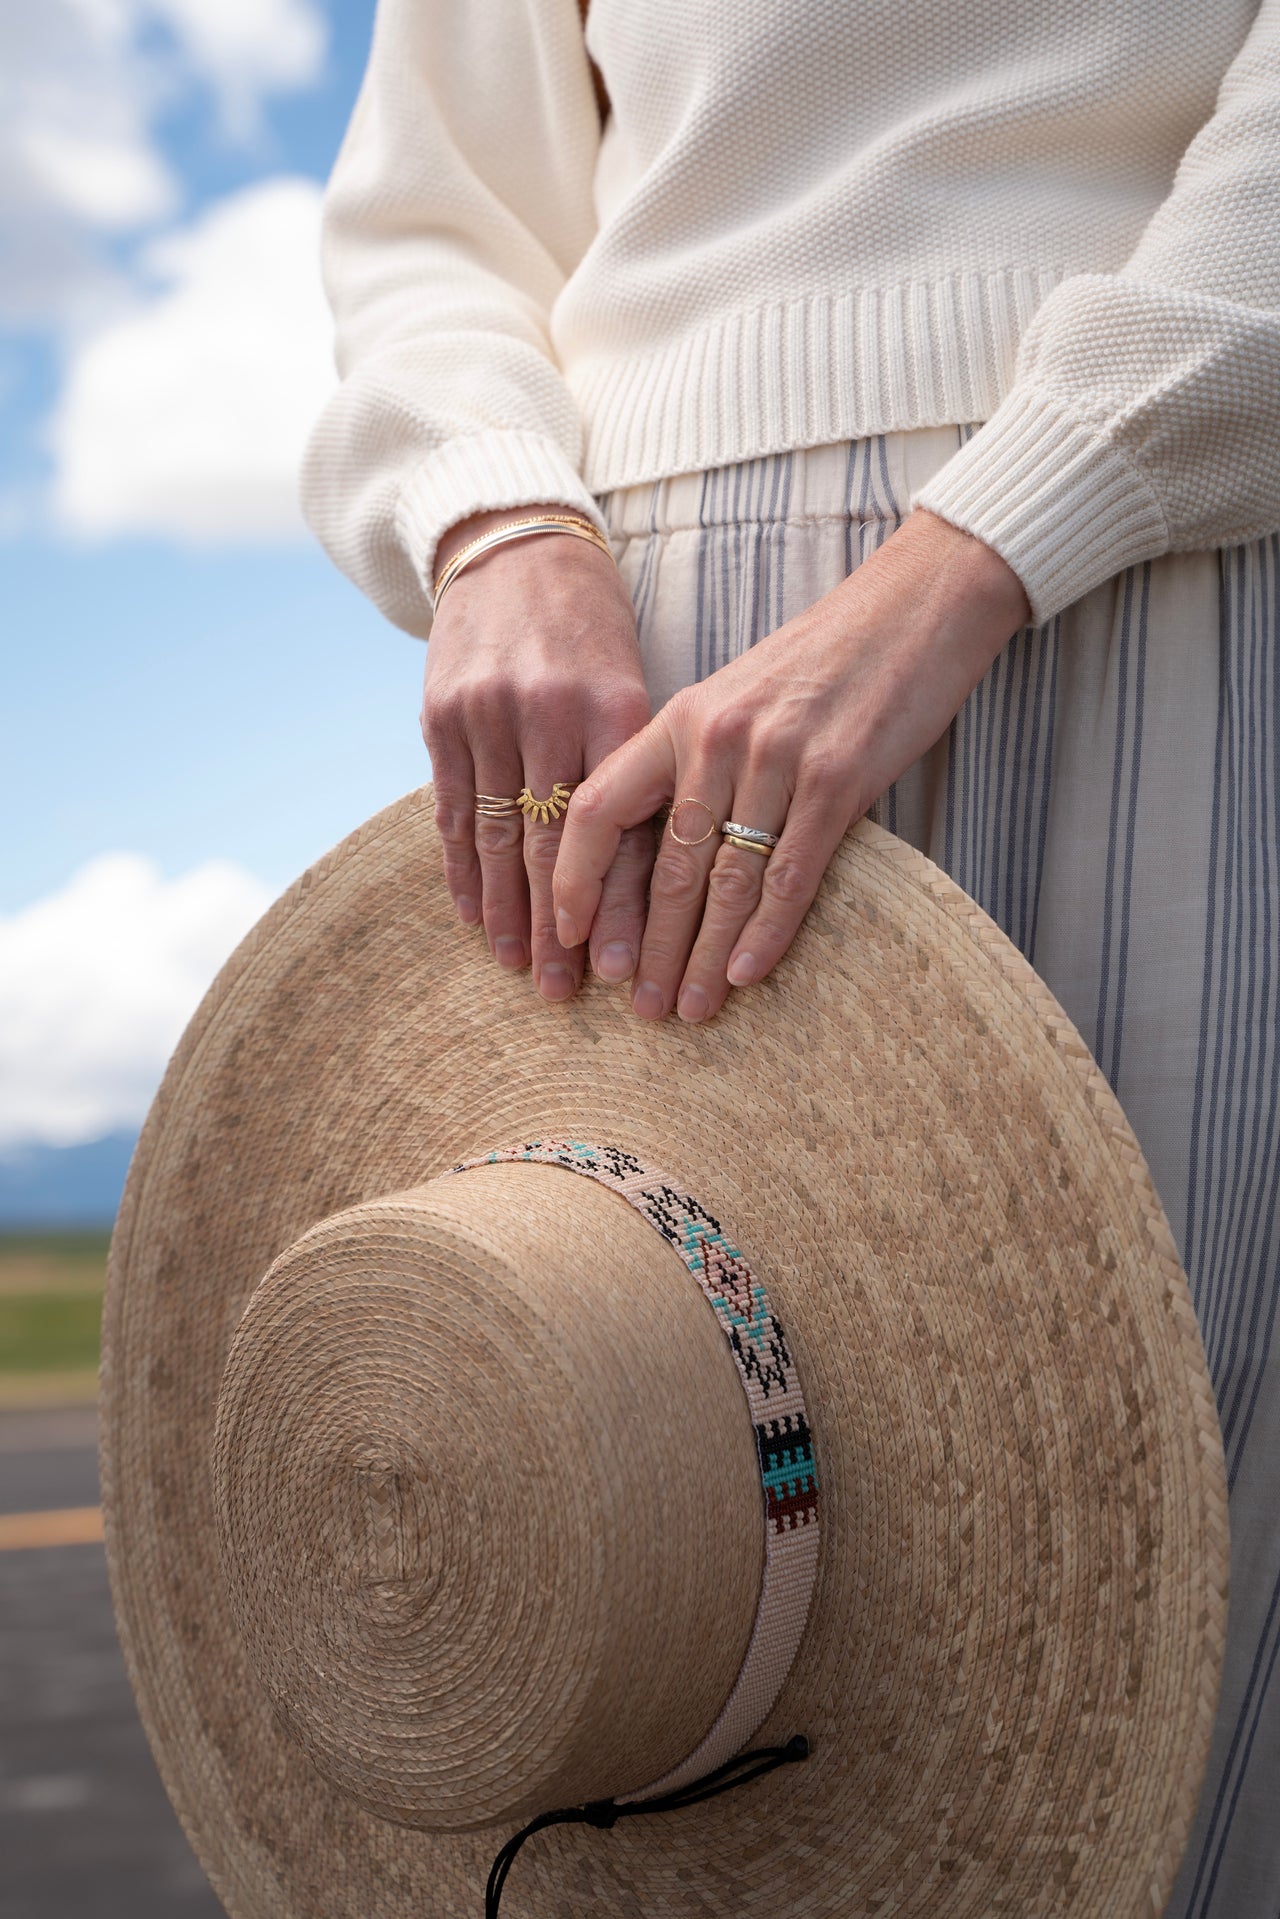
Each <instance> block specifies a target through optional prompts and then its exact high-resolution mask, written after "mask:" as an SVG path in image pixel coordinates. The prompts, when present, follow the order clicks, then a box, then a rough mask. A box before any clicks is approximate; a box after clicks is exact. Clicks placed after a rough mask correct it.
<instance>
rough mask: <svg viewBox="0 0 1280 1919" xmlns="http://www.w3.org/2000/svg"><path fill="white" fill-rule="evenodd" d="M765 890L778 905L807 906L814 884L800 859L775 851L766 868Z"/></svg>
mask: <svg viewBox="0 0 1280 1919" xmlns="http://www.w3.org/2000/svg"><path fill="white" fill-rule="evenodd" d="M764 892H765V894H766V895H767V897H768V898H769V899H770V900H771V901H772V902H774V903H775V904H777V905H778V906H786V907H795V906H807V905H808V903H809V897H810V895H811V893H812V892H813V886H812V883H811V880H810V876H809V874H808V873H807V872H806V871H805V868H804V867H803V866H801V864H800V862H799V861H798V860H795V859H789V858H788V857H787V856H786V855H785V854H784V855H783V856H782V857H781V858H779V857H778V855H777V854H776V853H775V854H774V855H773V857H772V858H771V859H770V861H769V863H768V866H767V867H766V868H765V875H764Z"/></svg>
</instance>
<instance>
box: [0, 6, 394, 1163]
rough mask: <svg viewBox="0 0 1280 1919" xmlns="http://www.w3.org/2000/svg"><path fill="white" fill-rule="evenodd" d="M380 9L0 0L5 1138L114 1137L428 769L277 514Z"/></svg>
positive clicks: (316, 369)
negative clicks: (335, 867) (245, 952)
mask: <svg viewBox="0 0 1280 1919" xmlns="http://www.w3.org/2000/svg"><path fill="white" fill-rule="evenodd" d="M372 18H373V0H40V4H39V5H38V6H34V5H33V6H25V5H24V6H17V7H6V8H2V9H0V257H3V259H4V261H5V270H4V274H3V276H0V622H2V625H0V631H2V632H3V643H2V645H0V729H2V732H0V743H2V750H0V802H2V803H3V807H4V816H5V818H6V819H7V820H8V821H9V822H10V830H9V832H8V833H6V835H5V837H4V853H3V858H2V859H0V1153H4V1152H6V1151H11V1150H13V1149H16V1148H20V1147H24V1146H28V1145H32V1144H44V1145H50V1146H59V1145H72V1144H76V1143H79V1142H81V1141H84V1140H87V1139H93V1138H97V1137H100V1136H101V1135H103V1134H105V1133H107V1132H111V1131H115V1130H118V1129H120V1128H122V1127H128V1126H132V1125H135V1124H136V1123H137V1122H138V1121H139V1120H140V1119H141V1118H142V1117H143V1115H144V1113H145V1110H146V1107H147V1104H148V1103H149V1101H150V1098H151V1095H152V1093H153V1091H154V1088H155V1085H156V1083H157V1082H158V1079H159V1076H160V1073H161V1071H162V1070H163V1066H164V1062H165V1060H166V1059H167V1057H168V1054H169V1052H170V1051H171V1050H172V1047H173V1045H174V1044H175V1043H176V1041H177V1038H178V1036H179V1034H180V1033H181V1030H182V1027H183V1026H184V1025H185V1023H186V1020H187V1019H188V1018H189V1017H190V1015H191V1013H192V1012H193V1011H194V1009H195V1006H196V1005H197V1003H198V1001H199V998H200V995H201V993H202V992H203V991H204V989H205V987H206V986H207V984H208V982H209V980H210V979H211V978H212V976H213V973H214V972H215V971H216V969H217V967H218V966H219V965H220V964H221V962H222V960H223V959H224V958H225V957H226V955H227V953H228V952H230V951H231V949H232V947H233V946H234V945H235V944H236V943H237V941H238V940H239V939H240V938H241V937H242V936H243V934H244V933H245V932H246V931H247V930H248V928H249V927H250V926H251V925H252V924H253V922H254V920H255V919H257V917H258V916H259V915H260V914H261V912H262V911H263V910H264V909H265V907H266V906H267V905H268V904H269V903H270V901H271V900H272V899H273V898H274V897H275V896H276V894H277V893H279V892H280V891H281V890H282V889H283V888H284V887H285V886H286V885H287V884H288V883H289V882H290V881H291V880H292V879H293V878H294V877H295V876H296V875H297V874H298V873H299V872H301V871H302V870H303V869H304V868H305V867H306V866H308V865H309V864H310V863H311V862H312V861H313V860H315V859H317V858H318V857H319V856H320V855H321V854H322V853H323V852H325V851H326V850H327V849H328V848H329V847H330V846H332V845H333V844H334V843H335V842H336V841H337V840H339V839H341V838H342V837H343V836H344V835H345V834H346V833H348V832H350V831H351V830H352V829H353V828H355V827H356V826H358V825H359V824H360V823H361V822H362V821H363V820H364V819H366V818H367V817H368V816H369V815H370V814H371V813H373V812H376V811H377V810H378V808H379V807H381V806H384V805H386V804H388V803H389V802H390V801H392V800H393V799H395V798H397V797H398V796H399V795H400V794H401V793H404V792H407V791H409V790H410V789H411V788H412V787H415V786H417V785H419V784H421V782H422V781H423V780H425V779H426V778H428V777H429V767H428V765H427V761H426V755H425V751H424V749H423V746H422V741H421V737H420V735H419V731H418V711H419V706H420V701H421V682H422V670H423V665H424V652H423V648H422V645H421V643H420V642H419V641H416V640H412V639H410V638H408V637H407V636H406V635H404V634H402V633H400V632H398V631H397V630H396V629H395V628H393V627H392V626H390V625H389V624H388V623H387V622H386V621H385V620H384V619H383V618H382V617H381V615H379V614H378V613H377V612H376V611H375V610H374V609H373V608H372V607H371V606H370V605H368V604H367V602H365V601H364V600H363V598H362V597H361V595H360V594H359V593H358V592H357V591H356V589H355V588H354V587H352V586H351V585H350V584H349V583H348V582H347V581H346V580H344V579H343V578H342V577H341V575H340V574H339V573H338V572H337V571H336V569H335V568H334V567H333V565H332V563H331V562H330V561H329V560H328V558H327V557H326V556H325V554H324V553H323V552H322V551H321V549H320V548H319V546H318V545H317V544H316V542H315V541H314V539H313V538H312V536H311V535H310V534H309V533H308V532H307V530H306V528H305V527H304V525H303V523H302V520H301V517H300V514H299V512H298V507H297V499H296V473H297V467H298V462H299V459H300V456H301V452H302V448H303V445H304V443H305V440H306V436H307V433H308V431H309V429H310V427H311V425H312V424H313V422H314V420H315V417H316V415H317V414H318V413H319V411H320V409H321V407H322V406H323V404H324V401H325V398H326V396H327V394H328V393H329V392H330V391H331V390H332V386H333V383H334V375H333V371H332V356H331V326H330V319H329V313H328V309H327V307H326V305H325V302H324V297H323V292H322V289H321V285H320V276H319V264H318V233H319V207H320V193H321V188H322V186H323V182H324V180H325V178H326V176H327V174H328V171H329V169H330V167H331V165H332V162H333V159H334V156H335V154H336V152H337V148H338V144H339V142H340V140H341V138H342V134H343V131H344V128H345V126H346V122H347V119H348V116H349V114H350V111H351V107H352V104H353V102H354V99H355V95H356V92H357V89H358V87H359V83H360V78H361V74H362V72H363V67H364V61H365V56H366V52H367V47H368V40H369V34H370V31H371V27H372Z"/></svg>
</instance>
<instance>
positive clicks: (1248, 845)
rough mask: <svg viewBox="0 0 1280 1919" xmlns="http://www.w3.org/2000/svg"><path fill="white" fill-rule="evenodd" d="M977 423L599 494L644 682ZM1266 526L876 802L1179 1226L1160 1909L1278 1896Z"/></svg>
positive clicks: (1244, 1904)
mask: <svg viewBox="0 0 1280 1919" xmlns="http://www.w3.org/2000/svg"><path fill="white" fill-rule="evenodd" d="M972 431H973V429H972V428H969V427H961V428H958V429H957V428H954V427H948V428H938V429H932V428H931V429H926V430H924V431H921V432H914V433H899V434H885V435H880V436H877V437H875V438H872V439H867V440H859V441H853V442H848V443H844V444H840V445H835V446H822V447H813V448H806V449H801V450H797V451H795V452H790V453H781V454H776V455H767V456H764V457H762V458H759V459H755V460H747V461H742V462H740V463H738V464H737V465H734V466H729V467H722V468H717V469H715V470H712V471H708V472H705V473H686V474H679V475H676V476H674V477H672V478H668V479H663V480H659V481H655V482H654V483H652V484H651V485H645V486H637V487H631V488H628V489H626V490H625V491H621V492H618V493H614V494H610V495H606V496H604V497H603V498H602V499H601V502H600V504H601V506H602V508H603V510H604V512H605V516H606V519H607V523H608V525H609V528H610V532H611V535H612V537H613V543H614V550H615V553H616V554H617V555H618V560H619V565H620V566H621V568H622V571H623V576H624V578H625V579H626V581H627V583H628V586H629V588H630V590H631V593H632V598H633V602H634V604H635V608H636V616H637V626H638V629H639V633H640V644H641V651H642V654H643V657H644V661H645V670H646V676H647V679H648V682H649V687H650V693H651V695H652V697H653V699H654V702H655V705H657V704H661V703H662V701H664V700H666V699H667V698H669V697H670V696H671V694H672V693H674V692H676V691H677V690H678V689H679V687H681V686H684V685H686V684H688V683H690V682H692V681H696V680H699V679H702V678H705V677H706V676H707V675H708V674H709V673H712V672H714V671H715V670H716V669H717V668H718V667H720V666H723V665H724V664H725V663H726V661H728V660H730V659H732V658H734V657H735V656H736V655H738V654H740V653H742V652H744V651H745V650H746V649H747V648H748V647H750V646H752V645H754V643H755V642H756V640H758V639H761V638H763V637H764V636H765V635H766V634H768V633H771V632H773V631H775V630H776V629H777V628H778V627H779V626H781V625H783V624H785V622H786V621H787V620H789V619H791V618H794V617H795V616H796V615H797V614H799V613H801V612H802V611H804V610H805V609H806V608H807V607H808V606H810V605H811V604H812V603H813V602H814V601H815V600H817V599H819V598H820V597H821V596H822V595H823V594H824V593H826V592H828V591H830V589H831V588H832V587H834V586H835V585H836V584H837V583H838V581H839V580H841V579H843V578H844V577H845V576H846V575H847V574H848V573H850V572H852V571H853V570H854V568H855V567H857V566H858V565H859V564H860V563H861V562H862V561H863V560H864V559H866V558H867V556H868V555H869V554H870V553H872V552H873V551H874V550H875V549H876V548H877V547H878V546H879V545H880V544H881V543H882V542H883V541H884V540H885V539H887V538H888V536H889V535H890V533H892V532H893V530H894V528H895V527H896V526H897V525H899V524H900V522H901V519H902V517H903V515H904V513H905V511H906V502H907V500H908V499H909V498H910V496H911V494H912V492H913V491H914V490H915V489H916V488H917V487H919V486H920V485H922V484H923V483H924V481H925V480H926V479H927V478H928V477H929V475H930V473H931V472H933V471H935V470H936V468H937V467H938V466H939V465H941V464H942V462H943V461H944V460H946V459H947V458H948V457H949V456H950V454H951V453H952V452H954V451H955V449H956V446H957V444H959V443H961V442H963V441H964V440H965V439H966V438H968V436H969V434H970V433H971V432H972ZM1278 593H1280V540H1278V539H1277V538H1276V537H1275V536H1272V537H1270V538H1267V539H1264V540H1260V541H1257V542H1254V543H1253V544H1251V545H1247V546H1240V547H1233V548H1229V549H1225V550H1224V551H1222V552H1221V553H1195V554H1178V555H1168V556H1166V557H1164V558H1162V559H1158V560H1154V561H1150V562H1148V563H1146V564H1145V565H1142V566H1136V567H1133V568H1131V569H1130V570H1129V571H1128V572H1126V573H1124V574H1121V575H1120V576H1118V577H1117V578H1116V579H1114V580H1111V581H1108V582H1107V583H1106V584H1105V585H1104V586H1101V587H1099V588H1098V589H1097V590H1096V591H1095V592H1093V593H1091V594H1089V595H1088V596H1087V597H1086V598H1085V599H1084V600H1082V601H1080V602H1079V603H1078V604H1077V605H1075V606H1072V607H1069V608H1068V609H1067V610H1066V611H1065V612H1064V613H1062V614H1061V615H1059V616H1058V617H1057V618H1056V619H1054V620H1052V621H1050V622H1049V623H1048V625H1046V626H1044V627H1041V628H1039V629H1035V630H1027V631H1024V632H1022V633H1019V634H1016V635H1015V636H1014V637H1013V638H1012V639H1011V640H1010V642H1009V644H1008V646H1007V647H1006V648H1005V649H1004V651H1003V652H1002V653H1001V655H1000V657H999V658H998V659H997V660H996V662H995V663H994V665H993V666H992V668H991V670H990V671H989V672H988V674H987V675H986V677H985V678H984V679H983V680H982V682H981V684H980V685H979V686H978V687H976V688H975V690H974V692H973V693H972V694H971V696H970V697H969V699H968V700H967V701H966V702H965V705H964V706H963V707H962V709H961V710H960V712H959V713H958V714H957V715H956V718H955V720H954V721H953V723H952V725H951V727H950V729H949V730H948V733H947V734H946V736H945V737H944V738H943V739H942V740H940V741H939V742H938V744H937V745H936V746H935V747H934V748H933V749H932V751H931V752H930V753H928V754H926V755H925V756H924V758H923V759H922V760H920V761H919V762H917V764H916V765H915V766H913V767H912V768H910V769H909V770H908V772H907V773H906V774H904V775H903V777H902V778H901V779H900V780H898V781H897V782H896V783H895V785H894V786H893V787H892V788H891V789H890V790H889V792H888V793H886V794H885V795H884V796H883V798H882V799H881V801H880V802H879V803H878V807H877V811H878V814H879V817H880V819H881V820H882V821H883V823H884V824H885V825H886V826H888V827H889V828H890V829H891V830H893V831H894V832H897V833H900V834H901V835H902V836H903V837H904V838H906V839H908V840H910V841H912V842H913V843H914V844H915V845H917V846H920V847H922V848H923V850H924V851H925V852H927V853H928V854H929V855H930V857H931V858H933V859H935V860H936V861H937V862H938V863H939V865H941V866H943V867H945V868H946V870H947V871H948V872H949V873H951V874H952V875H953V876H954V878H955V879H956V880H957V881H958V882H959V883H960V885H961V886H963V887H964V888H965V890H966V892H968V893H970V894H971V895H972V896H973V897H974V898H975V899H977V900H978V901H979V902H980V903H981V905H982V906H983V907H985V909H986V910H987V912H989V913H990V914H991V915H992V917H993V918H994V919H995V920H996V921H997V922H998V923H999V924H1000V925H1001V926H1002V927H1003V928H1004V930H1005V931H1006V932H1007V933H1008V934H1009V936H1010V938H1011V939H1013V940H1014V941H1015V943H1016V944H1017V945H1018V946H1019V947H1020V948H1021V950H1022V951H1023V952H1024V953H1025V954H1026V955H1027V957H1028V958H1029V959H1030V960H1031V961H1032V963H1033V964H1034V965H1035V967H1036V968H1037V970H1038V971H1039V972H1040V974H1041V975H1042V977H1043V978H1044V979H1045V980H1046V981H1047V982H1048V984H1049V985H1050V986H1051V988H1052V989H1053V991H1054V992H1055V993H1056V994H1057V996H1058V998H1059V999H1060V1000H1061V1002H1062V1004H1063V1005H1064V1006H1065V1008H1066V1010H1067V1011H1068V1013H1069V1014H1070V1015H1071V1017H1072V1019H1073V1020H1074V1021H1075V1023H1076V1025H1077V1026H1078V1027H1079V1029H1080V1031H1081V1033H1082V1034H1083V1035H1084V1037H1085V1039H1086V1040H1087V1041H1088V1042H1089V1044H1090V1046H1091V1047H1092V1049H1093V1051H1094V1054H1095V1057H1096V1058H1097V1060H1098V1062H1099V1064H1100V1066H1101V1067H1102V1069H1103V1071H1104V1073H1105V1074H1106V1075H1107V1078H1108V1079H1109V1081H1110V1082H1111V1084H1112V1086H1114V1088H1115V1089H1116V1092H1117V1094H1118V1095H1119V1097H1120V1100H1121V1102H1122V1103H1123V1105H1124V1107H1125V1111H1126V1112H1127V1114H1128V1116H1129V1119H1130V1121H1131V1123H1132V1124H1133V1127H1134V1130H1135V1132H1136V1133H1137V1135H1138V1138H1139V1141H1140V1142H1141V1144H1142V1147H1143V1151H1144V1152H1145V1154H1146V1157H1147V1160H1148V1163H1149V1165H1150V1167H1151V1171H1152V1175H1153V1177H1154V1179H1155V1182H1156V1186H1157V1189H1158V1191H1159V1193H1160V1196H1161V1199H1162V1200H1163V1203H1164V1206H1165V1210H1166V1212H1167V1214H1168V1216H1169V1220H1170V1224H1171V1226H1172V1228H1173V1231H1174V1235H1175V1237H1176V1238H1177V1240H1178V1243H1179V1246H1180V1248H1181V1250H1182V1255H1183V1261H1184V1264H1185V1265H1186V1268H1187V1271H1188V1275H1189V1277H1190V1281H1191V1288H1192V1295H1193V1298H1194V1300H1195V1303H1196V1309H1197V1313H1198V1315H1199V1320H1200V1326H1201V1331H1202V1334H1203V1337H1204V1342H1205V1349H1206V1353H1207V1356H1208V1360H1209V1366H1210V1371H1211V1374H1212V1377H1213V1381H1214V1386H1215V1390H1216V1393H1217V1397H1218V1407H1219V1415H1220V1418H1221V1421H1222V1431H1223V1439H1224V1444H1225V1449H1226V1457H1227V1469H1228V1475H1229V1483H1230V1488H1231V1523H1232V1589H1231V1616H1230V1625H1229V1636H1228V1645H1227V1657H1226V1667H1225V1672H1224V1678H1223V1688H1222V1697H1221V1704H1220V1708H1219V1714H1218V1722H1217V1728H1216V1733H1215V1740H1214V1747H1213V1752H1212V1755H1211V1758H1210V1763H1209V1768H1208V1772H1207V1775H1206V1780H1205V1785H1204V1788H1203V1791H1202V1793H1201V1799H1200V1806H1199V1811H1198V1815H1197V1820H1196V1824H1195V1828H1194V1830H1193V1834H1192V1838H1191V1842H1190V1844H1189V1846H1188V1849H1187V1853H1186V1856H1185V1859H1184V1862H1183V1869H1182V1872H1181V1875H1180V1877H1179V1881H1178V1884H1177V1886H1176V1888H1175V1891H1174V1894H1173V1896H1172V1898H1171V1900H1170V1902H1169V1904H1168V1906H1167V1908H1166V1912H1167V1915H1168V1919H1277V1915H1278V1914H1280V1818H1278V1817H1277V1815H1276V1808H1277V1793H1278V1791H1280V1675H1278V1674H1277V1664H1278V1663H1280V1327H1278V1326H1277V1317H1278V1315H1280V657H1278V648H1277V637H1278V636H1277V627H1278V625H1280V619H1278V615H1277V594H1278Z"/></svg>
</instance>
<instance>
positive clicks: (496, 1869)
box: [484, 1733, 809, 1919]
mask: <svg viewBox="0 0 1280 1919" xmlns="http://www.w3.org/2000/svg"><path fill="white" fill-rule="evenodd" d="M808 1757H809V1741H808V1740H807V1739H806V1738H805V1736H804V1734H803V1733H797V1734H796V1736H795V1738H794V1739H788V1741H787V1743H786V1745H785V1746H757V1747H756V1749H755V1751H754V1752H740V1753H739V1754H738V1755H737V1757H736V1758H735V1759H727V1760H726V1761H725V1763H724V1765H723V1766H717V1767H716V1769H715V1771H714V1772H709V1773H707V1774H706V1776H705V1777H704V1778H702V1779H694V1780H692V1781H691V1782H690V1783H689V1785H687V1786H678V1787H677V1788H676V1790H675V1791H674V1792H665V1793H662V1794H661V1795H660V1796H659V1797H658V1798H657V1799H642V1800H640V1801H638V1802H637V1804H635V1805H631V1806H620V1805H619V1804H618V1802H617V1800H616V1799H593V1800H592V1801H591V1802H590V1804H588V1805H585V1806H566V1807H565V1808H564V1810H563V1811H562V1812H542V1813H539V1814H538V1817H537V1818H536V1819H531V1820H530V1821H529V1823H528V1825H527V1826H522V1827H521V1829H520V1831H519V1832H517V1833H515V1834H513V1835H512V1837H511V1838H510V1839H508V1841H507V1843H506V1845H505V1846H503V1848H502V1850H501V1852H500V1853H499V1854H498V1856H497V1858H496V1859H495V1860H494V1862H493V1865H492V1867H491V1868H490V1871H489V1883H488V1885H487V1886H486V1887H485V1895H484V1919H498V1901H499V1900H500V1899H501V1897H502V1888H503V1887H504V1886H505V1885H506V1883H507V1874H508V1873H509V1872H510V1870H511V1862H512V1860H513V1859H514V1858H515V1856H516V1854H517V1853H518V1852H519V1850H520V1848H521V1846H522V1845H523V1844H524V1842H525V1840H526V1839H527V1838H528V1837H529V1835H530V1833H534V1832H540V1831H541V1830H542V1828H543V1827H544V1826H569V1825H575V1824H580V1825H587V1826H599V1827H601V1828H602V1829H604V1830H607V1829H608V1828H609V1827H610V1826H616V1825H617V1823H618V1821H619V1819H631V1818H634V1817H635V1816H636V1814H638V1813H642V1812H675V1811H677V1810H678V1809H679V1808H680V1807H681V1806H696V1805H697V1804H698V1803H699V1802H700V1801H701V1800H703V1799H714V1798H715V1796H716V1794H717V1793H719V1792H730V1791H731V1790H732V1789H733V1787H734V1786H746V1785H749V1784H750V1782H751V1781H752V1780H753V1779H759V1778H762V1777H763V1775H764V1774H765V1773H766V1772H772V1771H773V1769H774V1767H775V1766H789V1765H791V1764H792V1763H793V1762H794V1761H795V1760H797V1759H807V1758H808Z"/></svg>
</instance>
